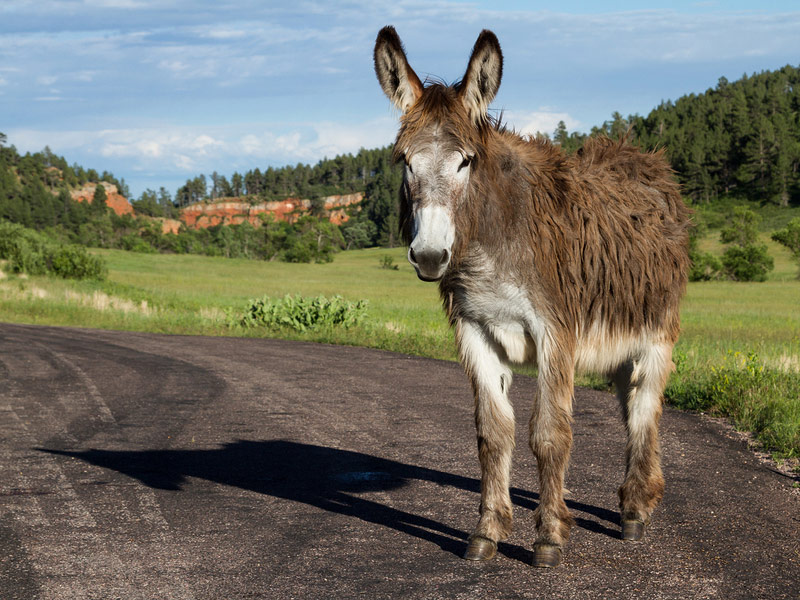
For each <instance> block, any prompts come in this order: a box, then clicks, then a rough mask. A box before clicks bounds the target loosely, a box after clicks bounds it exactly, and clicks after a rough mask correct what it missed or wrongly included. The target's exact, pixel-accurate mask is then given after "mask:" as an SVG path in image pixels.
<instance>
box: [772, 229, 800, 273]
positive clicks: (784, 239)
mask: <svg viewBox="0 0 800 600" xmlns="http://www.w3.org/2000/svg"><path fill="white" fill-rule="evenodd" d="M772 239H773V240H775V241H776V242H778V243H779V244H783V245H784V246H786V247H787V248H788V249H789V251H790V252H791V253H792V256H794V257H795V258H796V259H798V260H800V217H796V218H794V219H792V220H791V221H789V223H788V224H787V225H786V227H785V228H784V229H781V230H780V231H776V232H775V233H773V234H772ZM798 277H800V273H798Z"/></svg>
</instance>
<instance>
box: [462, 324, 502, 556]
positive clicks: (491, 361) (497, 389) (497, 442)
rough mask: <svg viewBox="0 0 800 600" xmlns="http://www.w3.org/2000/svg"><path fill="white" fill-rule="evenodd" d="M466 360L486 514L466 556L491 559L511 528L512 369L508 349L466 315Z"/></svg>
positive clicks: (483, 509) (483, 510)
mask: <svg viewBox="0 0 800 600" xmlns="http://www.w3.org/2000/svg"><path fill="white" fill-rule="evenodd" d="M456 341H457V343H458V349H459V353H460V355H461V363H462V364H463V366H464V369H465V370H466V372H467V375H468V376H469V379H470V382H471V383H472V389H473V392H474V394H475V427H476V429H477V434H478V457H479V460H480V464H481V504H480V520H479V521H478V526H477V527H476V528H475V531H474V532H473V533H472V535H471V536H470V537H469V544H468V546H467V551H466V553H465V554H464V558H466V559H468V560H488V559H490V558H492V557H493V556H494V555H495V553H496V551H497V542H498V541H500V540H503V539H505V538H507V537H508V536H509V534H510V533H511V497H510V495H509V491H508V487H509V476H510V471H511V453H512V451H513V450H514V410H513V408H512V406H511V403H510V402H509V401H508V388H509V386H510V384H511V370H510V369H509V368H508V366H507V365H506V364H505V363H504V361H503V358H502V352H503V351H502V349H500V348H499V347H498V346H497V344H496V343H495V342H494V341H493V340H491V339H490V338H488V337H487V336H486V334H485V332H484V330H483V329H481V328H480V327H479V326H477V325H475V324H473V323H470V322H467V321H463V322H460V323H459V324H458V325H457V326H456Z"/></svg>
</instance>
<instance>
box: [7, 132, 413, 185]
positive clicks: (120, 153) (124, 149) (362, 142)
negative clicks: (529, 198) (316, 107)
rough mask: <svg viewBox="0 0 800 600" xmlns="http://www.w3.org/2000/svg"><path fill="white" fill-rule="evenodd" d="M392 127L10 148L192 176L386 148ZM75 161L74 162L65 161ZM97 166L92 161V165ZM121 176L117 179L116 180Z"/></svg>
mask: <svg viewBox="0 0 800 600" xmlns="http://www.w3.org/2000/svg"><path fill="white" fill-rule="evenodd" d="M396 128H397V123H396V122H395V121H394V120H393V119H390V118H381V119H377V120H371V121H369V122H365V123H360V124H354V125H348V124H344V123H334V122H320V123H296V124H293V125H290V126H286V125H279V124H273V125H264V124H247V123H245V124H240V125H238V126H235V127H211V128H203V129H201V128H198V127H178V126H172V127H171V126H164V127H146V128H131V129H103V130H99V131H91V130H78V131H75V130H73V131H43V130H32V129H25V130H23V129H17V130H15V129H11V130H9V131H8V132H7V135H8V138H9V142H10V143H13V144H15V145H16V146H17V147H18V148H20V150H22V151H32V152H35V151H39V150H41V149H42V148H44V146H49V147H50V148H51V149H52V150H53V151H54V152H56V153H57V154H66V155H69V156H70V157H73V156H75V155H80V156H81V157H88V158H81V159H80V162H85V163H86V164H87V165H88V166H91V165H92V162H91V161H92V157H102V158H104V159H108V160H111V161H123V162H124V165H125V169H126V171H127V170H133V171H142V170H148V171H157V172H162V173H165V174H167V173H168V174H180V175H181V176H186V177H189V176H194V175H197V174H199V173H201V172H205V173H209V172H211V171H219V172H223V173H224V172H229V171H233V170H234V169H251V168H255V167H257V166H260V167H264V166H267V165H273V166H283V165H285V164H295V163H297V162H303V163H312V164H313V163H316V162H317V161H319V160H321V159H322V158H323V157H326V156H327V157H329V158H333V157H334V156H336V155H339V154H345V153H355V152H358V150H359V149H360V148H362V147H364V148H374V147H377V146H384V145H386V144H388V143H391V142H392V140H393V138H394V134H395V131H396ZM69 160H75V158H69ZM95 160H96V159H95ZM120 175H122V174H120Z"/></svg>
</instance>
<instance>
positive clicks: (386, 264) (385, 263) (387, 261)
mask: <svg viewBox="0 0 800 600" xmlns="http://www.w3.org/2000/svg"><path fill="white" fill-rule="evenodd" d="M380 263H381V269H389V270H391V271H399V270H400V266H399V265H396V264H394V259H393V258H392V257H391V256H389V255H388V254H384V255H383V256H381V258H380Z"/></svg>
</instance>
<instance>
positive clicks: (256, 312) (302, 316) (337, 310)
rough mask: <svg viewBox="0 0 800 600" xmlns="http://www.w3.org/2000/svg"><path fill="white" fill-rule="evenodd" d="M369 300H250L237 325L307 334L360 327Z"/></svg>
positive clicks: (287, 297)
mask: <svg viewBox="0 0 800 600" xmlns="http://www.w3.org/2000/svg"><path fill="white" fill-rule="evenodd" d="M367 304H368V302H367V300H357V301H356V302H350V301H348V300H345V299H344V298H342V297H341V296H338V295H337V296H333V297H332V298H326V297H325V296H317V297H315V298H306V297H303V296H300V295H295V296H291V295H289V294H287V295H286V296H284V297H283V298H281V299H274V298H270V297H269V296H264V297H263V298H260V299H256V300H251V301H250V304H249V306H248V307H247V309H246V310H245V314H244V315H243V316H242V317H241V318H240V319H238V322H235V324H238V325H241V326H242V327H259V326H261V327H271V328H283V327H288V328H290V329H294V330H296V331H308V330H314V329H318V328H320V327H334V326H342V327H345V328H349V327H352V326H354V325H358V324H359V323H361V321H362V320H363V319H364V317H365V316H366V313H367Z"/></svg>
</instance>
